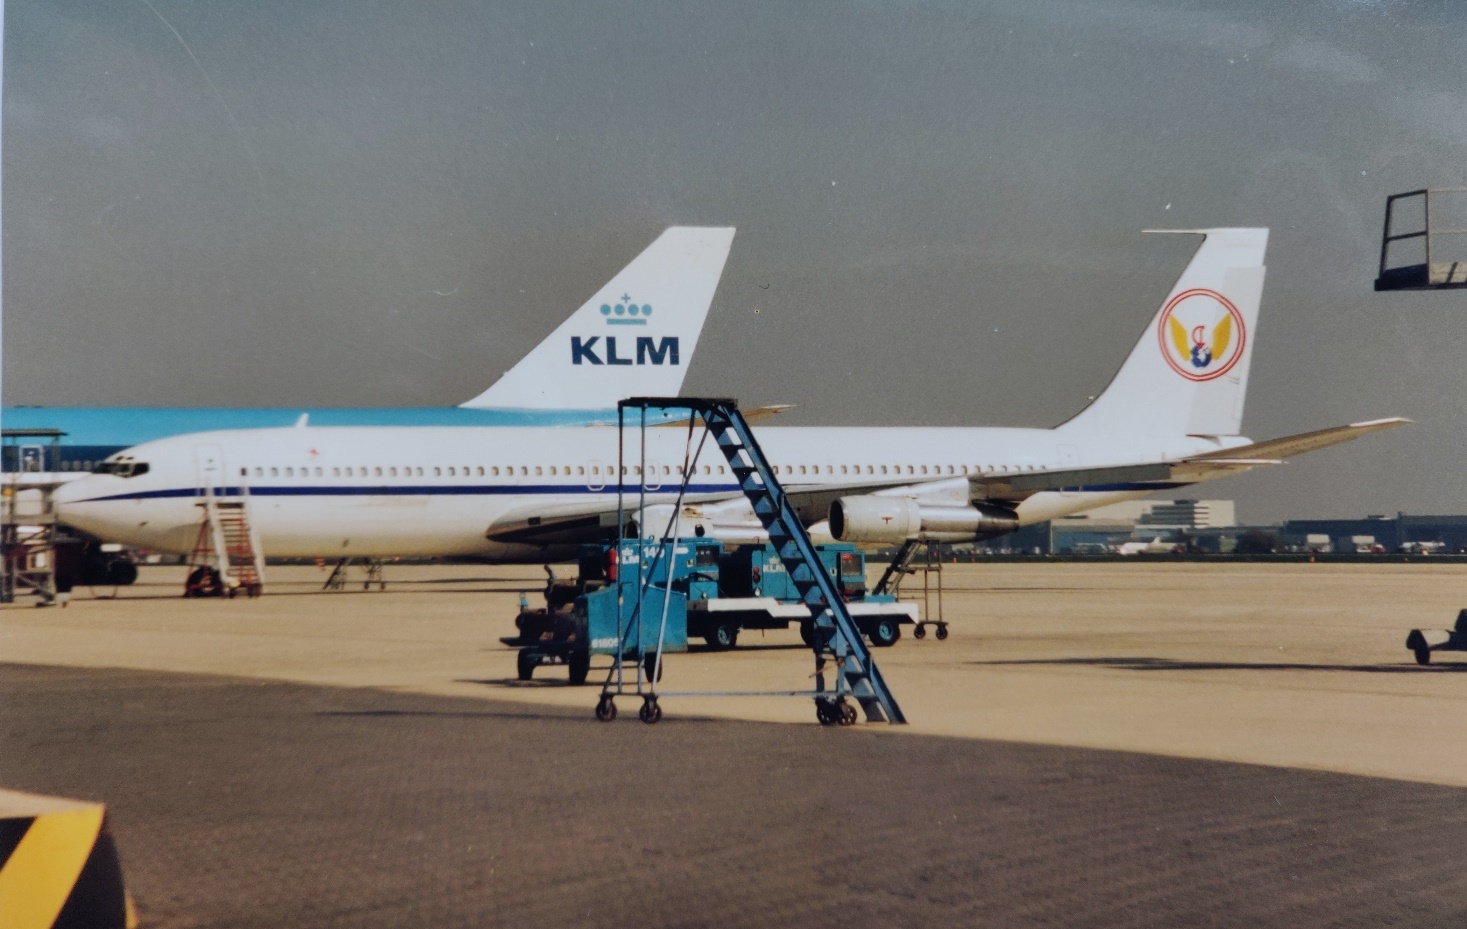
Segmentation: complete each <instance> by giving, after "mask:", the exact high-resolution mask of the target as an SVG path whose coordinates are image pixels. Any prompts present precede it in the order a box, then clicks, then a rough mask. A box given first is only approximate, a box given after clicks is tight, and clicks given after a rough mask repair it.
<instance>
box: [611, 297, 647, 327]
mask: <svg viewBox="0 0 1467 929" xmlns="http://www.w3.org/2000/svg"><path fill="white" fill-rule="evenodd" d="M601 315H602V316H604V317H606V325H608V326H645V325H647V317H648V316H651V315H652V304H650V303H643V304H641V305H640V306H638V305H637V304H635V303H633V302H632V298H631V295H630V294H622V295H621V302H620V303H618V304H616V305H615V306H612V305H611V304H610V303H603V304H601Z"/></svg>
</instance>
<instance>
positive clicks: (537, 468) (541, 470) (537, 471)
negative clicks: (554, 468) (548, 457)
mask: <svg viewBox="0 0 1467 929" xmlns="http://www.w3.org/2000/svg"><path fill="white" fill-rule="evenodd" d="M544 474H545V469H544V468H542V467H540V466H539V465H535V476H536V477H541V476H543V475H544Z"/></svg>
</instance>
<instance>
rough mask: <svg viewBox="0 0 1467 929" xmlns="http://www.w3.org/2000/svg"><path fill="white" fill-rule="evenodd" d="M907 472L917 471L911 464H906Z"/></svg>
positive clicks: (913, 472) (914, 472)
mask: <svg viewBox="0 0 1467 929" xmlns="http://www.w3.org/2000/svg"><path fill="white" fill-rule="evenodd" d="M907 473H908V474H916V473H917V472H916V471H915V470H914V469H913V468H912V466H911V465H907Z"/></svg>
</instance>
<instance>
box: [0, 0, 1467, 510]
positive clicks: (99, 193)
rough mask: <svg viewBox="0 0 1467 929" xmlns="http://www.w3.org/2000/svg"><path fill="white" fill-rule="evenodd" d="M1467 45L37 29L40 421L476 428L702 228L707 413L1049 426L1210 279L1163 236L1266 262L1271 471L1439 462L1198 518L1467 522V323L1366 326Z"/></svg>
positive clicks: (1204, 31) (23, 372)
mask: <svg viewBox="0 0 1467 929" xmlns="http://www.w3.org/2000/svg"><path fill="white" fill-rule="evenodd" d="M1460 8H1461V5H1460V4H1455V3H1451V2H1446V0H1438V2H1431V3H1427V2H1390V0H1378V2H1366V0H1297V2H1290V3H1279V2H1276V0H1274V2H1235V3H1220V2H1219V3H1197V2H1192V3H1189V2H1157V3H1154V4H1146V3H1135V2H1109V0H1105V2H1101V0H1096V2H1087V0H1073V2H1047V0H1012V2H992V3H984V2H975V0H950V2H890V3H883V2H867V3H852V2H830V3H818V2H801V3H766V4H741V3H728V2H724V0H709V2H689V0H677V2H666V3H659V2H654V0H628V2H602V3H554V2H546V0H515V2H505V0H496V2H484V3H470V2H455V3H450V2H422V3H402V2H396V0H393V2H364V0H313V2H284V0H248V2H243V0H240V2H229V0H216V2H190V0H106V2H103V0H8V2H7V3H6V21H5V60H4V65H5V75H4V77H5V80H4V163H3V169H4V177H3V180H4V212H3V218H4V229H3V231H4V262H5V265H4V313H5V317H4V352H5V358H4V378H5V382H4V397H5V402H6V403H10V404H13V403H24V404H39V405H232V406H336V405H342V406H375V405H384V406H385V405H438V404H443V405H452V404H456V403H459V402H462V401H463V400H465V399H468V398H469V397H472V396H474V395H475V394H477V393H479V392H480V391H481V390H483V389H484V388H485V387H487V386H488V385H489V384H490V383H492V382H493V381H494V380H495V378H496V377H498V375H499V374H500V373H502V372H503V371H504V370H505V369H506V368H508V367H509V366H510V365H512V364H513V363H514V362H515V361H516V360H518V358H519V357H520V356H521V355H522V354H523V353H524V352H526V351H527V350H528V349H529V348H531V347H532V346H533V345H534V344H535V343H536V342H538V341H539V340H540V338H541V337H543V336H544V335H545V334H546V333H548V332H549V331H550V330H551V329H553V328H554V327H555V326H556V325H557V324H558V323H559V322H560V321H561V320H562V319H563V317H564V316H565V315H566V314H567V313H568V312H569V311H570V310H571V309H573V308H574V307H576V306H578V305H579V304H580V303H581V302H583V301H584V300H585V299H586V298H587V297H588V296H589V295H590V294H592V293H593V292H594V291H595V290H596V289H597V288H598V287H599V286H600V285H601V284H602V283H603V282H604V281H605V280H607V279H608V278H609V277H610V276H611V275H612V274H614V273H615V272H616V271H617V270H618V269H619V268H620V267H621V266H622V265H623V264H625V263H626V262H627V261H628V260H630V259H631V258H632V257H633V256H634V255H636V254H637V253H638V252H639V251H640V250H641V249H642V248H643V247H644V246H645V245H646V244H647V243H648V242H650V241H651V240H652V239H653V238H654V237H655V236H656V235H657V233H658V232H659V231H660V230H661V229H662V228H663V227H664V226H666V225H668V224H673V223H693V224H718V225H735V226H737V227H738V228H739V233H738V237H737V239H736V240H735V242H734V247H733V252H732V255H731V257H730V260H729V265H728V268H727V271H726V274H725V276H724V279H723V283H722V285H721V287H720V288H719V291H718V295H717V297H716V299H715V301H714V305H713V311H712V314H711V316H710V319H709V323H708V327H707V329H706V330H705V333H704V341H703V343H702V346H701V350H700V351H699V353H698V356H697V360H696V362H695V363H694V365H693V367H692V370H691V372H690V375H689V378H688V382H687V385H686V387H685V390H686V391H687V392H692V393H706V394H718V395H734V396H737V397H739V398H740V399H741V400H743V401H745V402H746V403H772V402H785V403H796V404H799V409H798V410H797V411H796V412H795V413H792V414H789V415H788V416H787V417H786V418H785V421H786V422H787V423H789V424H831V425H843V424H871V425H894V424H905V423H921V424H934V425H1022V426H1049V425H1053V424H1055V423H1057V422H1059V421H1061V420H1063V419H1065V418H1067V417H1068V416H1070V415H1071V414H1073V413H1074V412H1075V411H1076V410H1077V409H1079V408H1080V407H1081V406H1083V405H1084V403H1085V402H1086V398H1087V397H1089V396H1091V395H1093V394H1095V393H1097V392H1098V391H1099V390H1101V389H1102V388H1103V387H1104V386H1105V384H1106V382H1107V381H1108V380H1109V379H1110V377H1111V375H1112V374H1113V373H1114V371H1115V369H1116V368H1117V367H1118V366H1119V364H1120V363H1121V361H1122V359H1123V358H1124V356H1125V355H1126V353H1127V352H1128V351H1129V349H1130V346H1131V345H1132V344H1133V343H1134V342H1135V340H1136V339H1137V338H1138V337H1139V336H1140V333H1141V330H1142V328H1143V326H1145V325H1146V323H1147V321H1148V320H1149V318H1150V317H1151V315H1152V313H1153V312H1154V311H1155V309H1156V307H1157V305H1158V301H1159V300H1160V299H1161V298H1162V297H1163V296H1164V295H1165V293H1166V291H1167V289H1168V288H1169V287H1170V285H1171V283H1172V282H1173V280H1174V279H1175V277H1176V275H1177V273H1178V272H1179V271H1180V270H1181V268H1182V266H1183V265H1184V264H1185V262H1186V259H1187V257H1188V256H1189V254H1190V249H1191V247H1192V242H1191V241H1190V240H1186V239H1182V238H1172V237H1143V236H1141V235H1140V234H1139V232H1140V230H1141V229H1142V228H1145V227H1151V226H1176V227H1196V226H1221V225H1266V226H1270V227H1272V229H1273V237H1272V240H1271V243H1270V249H1269V261H1268V263H1269V275H1268V280H1267V286H1266V289H1265V292H1264V303H1263V313H1262V318H1261V321H1260V324H1259V338H1258V341H1257V343H1256V351H1255V355H1254V361H1253V375H1252V385H1251V390H1250V394H1249V403H1248V410H1247V417H1246V420H1245V429H1246V431H1247V432H1248V433H1249V434H1250V435H1251V436H1253V437H1254V438H1259V439H1262V438H1269V437H1273V436H1277V435H1281V434H1285V433H1290V432H1299V431H1305V430H1309V429H1315V428H1321V427H1325V426H1331V425H1336V424H1340V423H1344V422H1349V421H1352V420H1359V419H1366V418H1373V417H1377V416H1386V415H1397V414H1400V415H1407V416H1411V417H1413V418H1415V419H1417V420H1419V421H1420V422H1419V425H1417V426H1414V427H1410V428H1408V429H1403V430H1398V431H1397V432H1395V433H1392V434H1388V435H1384V436H1375V437H1370V438H1366V439H1364V440H1362V441H1360V442H1359V443H1357V444H1354V445H1351V446H1347V447H1344V448H1341V449H1336V450H1331V451H1326V452H1321V453H1318V454H1316V455H1310V456H1305V457H1303V458H1300V459H1298V460H1297V461H1296V462H1295V463H1293V464H1291V465H1289V466H1287V467H1285V468H1280V469H1274V470H1273V471H1271V472H1269V473H1266V474H1254V475H1249V476H1246V477H1243V478H1236V479H1232V480H1230V481H1226V482H1223V483H1219V484H1216V485H1211V486H1210V487H1208V488H1205V489H1201V488H1199V490H1200V491H1202V492H1203V494H1204V495H1206V496H1230V497H1234V498H1236V499H1237V500H1238V502H1239V509H1240V515H1241V516H1243V517H1245V518H1247V519H1252V520H1264V519H1275V518H1282V517H1286V516H1331V515H1340V516H1344V515H1357V514H1364V513H1367V512H1369V513H1377V512H1379V513H1388V512H1395V511H1397V510H1405V511H1407V512H1414V513H1423V512H1427V513H1444V512H1450V513H1462V512H1467V482H1464V481H1463V479H1462V478H1463V472H1464V455H1463V452H1464V442H1463V438H1462V437H1463V435H1464V427H1467V403H1464V397H1467V390H1464V388H1463V387H1462V385H1461V378H1460V371H1461V359H1462V358H1463V356H1464V351H1467V336H1464V332H1467V306H1464V303H1467V293H1464V292H1462V291H1455V292H1443V293H1428V294H1375V293H1373V292H1372V291H1371V281H1372V279H1373V277H1374V274H1375V262H1376V257H1377V256H1376V251H1377V249H1378V247H1379V226H1380V218H1381V214H1382V211H1383V207H1384V202H1385V196H1386V195H1387V194H1388V193H1392V192H1396V191H1401V190H1407V189H1411V188H1415V187H1420V186H1423V185H1438V186H1445V185H1461V184H1467V159H1464V157H1463V153H1464V150H1463V144H1464V142H1467V64H1464V56H1463V55H1462V35H1463V34H1464V27H1467V14H1464V13H1462V12H1459V10H1460ZM1463 248H1464V252H1463V257H1467V242H1464V243H1463Z"/></svg>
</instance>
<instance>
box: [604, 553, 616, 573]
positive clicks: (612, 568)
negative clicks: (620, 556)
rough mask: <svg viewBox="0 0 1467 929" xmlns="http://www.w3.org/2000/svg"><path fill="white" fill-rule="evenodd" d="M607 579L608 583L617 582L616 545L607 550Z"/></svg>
mask: <svg viewBox="0 0 1467 929" xmlns="http://www.w3.org/2000/svg"><path fill="white" fill-rule="evenodd" d="M606 579H607V580H608V581H614V580H616V546H614V545H613V546H610V547H608V548H607V549H606Z"/></svg>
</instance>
